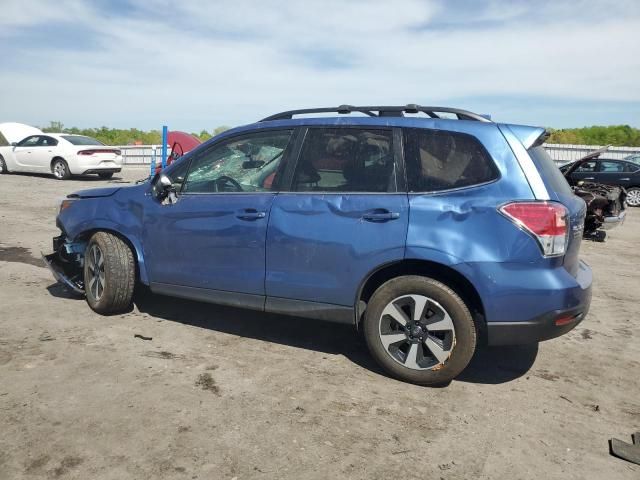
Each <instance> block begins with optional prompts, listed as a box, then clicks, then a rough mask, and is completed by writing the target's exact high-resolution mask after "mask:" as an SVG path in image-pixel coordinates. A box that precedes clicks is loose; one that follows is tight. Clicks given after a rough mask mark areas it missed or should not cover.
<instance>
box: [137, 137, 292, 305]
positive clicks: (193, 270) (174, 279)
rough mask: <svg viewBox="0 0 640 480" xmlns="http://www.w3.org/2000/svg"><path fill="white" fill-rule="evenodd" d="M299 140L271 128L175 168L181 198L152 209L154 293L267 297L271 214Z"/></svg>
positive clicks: (148, 250) (148, 223)
mask: <svg viewBox="0 0 640 480" xmlns="http://www.w3.org/2000/svg"><path fill="white" fill-rule="evenodd" d="M291 136H292V132H291V131H289V130H277V131H274V130H271V131H263V132H261V133H252V134H247V135H242V136H234V137H232V138H229V139H223V140H221V141H219V142H217V143H215V144H214V145H212V146H211V147H210V148H208V149H201V151H196V152H194V155H193V156H191V157H190V158H189V157H185V158H184V159H183V160H182V161H179V162H177V163H176V164H175V165H174V166H172V168H170V169H168V170H167V175H168V176H169V177H170V178H171V179H172V181H174V182H175V184H176V186H177V187H178V188H179V192H178V195H177V200H176V201H175V202H174V203H172V204H162V203H160V202H158V201H157V200H155V199H152V197H150V198H149V200H148V202H149V205H148V207H146V208H145V231H144V251H145V259H146V263H147V265H148V267H147V268H148V273H149V278H150V281H151V288H152V290H155V291H160V292H163V291H164V292H166V290H167V289H169V290H171V289H174V290H173V293H177V294H180V295H183V296H198V295H200V296H201V297H206V295H207V293H206V292H207V291H208V292H212V291H220V292H227V293H229V292H236V293H244V294H250V295H253V296H264V276H265V241H266V233H267V224H268V221H269V212H270V209H271V205H272V203H273V199H274V197H275V195H276V190H277V186H278V182H279V175H280V169H281V168H283V167H284V163H285V162H286V160H287V158H288V152H289V148H288V145H289V144H290V143H291V142H290V139H291ZM188 163H190V165H189V166H188V172H187V173H186V178H184V177H185V173H184V171H181V170H186V166H187V164H188ZM172 176H173V177H175V178H172ZM165 203H166V202H165ZM177 287H186V288H187V290H185V289H184V288H183V289H182V290H180V289H179V288H177ZM188 289H191V290H188ZM180 292H185V293H180ZM189 292H191V293H196V294H197V295H191V294H190V293H189ZM198 292H200V293H199V294H198ZM212 295H214V296H213V297H212V298H213V299H214V300H216V301H221V302H222V303H225V300H224V298H223V299H217V298H216V297H215V294H213V293H212ZM256 299H257V301H258V302H259V298H257V297H256ZM247 306H252V305H247ZM253 306H254V307H255V306H256V305H253Z"/></svg>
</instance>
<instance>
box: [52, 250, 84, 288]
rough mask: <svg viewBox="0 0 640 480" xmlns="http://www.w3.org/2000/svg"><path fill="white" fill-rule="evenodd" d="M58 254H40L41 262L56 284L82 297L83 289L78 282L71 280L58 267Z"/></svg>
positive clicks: (59, 266) (60, 267) (62, 269)
mask: <svg viewBox="0 0 640 480" xmlns="http://www.w3.org/2000/svg"><path fill="white" fill-rule="evenodd" d="M57 256H58V254H57V253H51V254H49V255H45V254H44V253H42V260H43V261H44V263H45V265H46V266H47V268H49V270H51V273H52V274H53V278H55V279H56V280H57V281H58V282H60V283H62V284H63V285H66V286H67V287H69V288H70V289H71V290H73V291H74V292H75V293H77V294H79V295H84V289H83V288H81V287H80V284H79V283H78V281H77V280H76V281H74V280H72V279H71V278H70V277H69V275H68V274H67V273H66V272H65V271H64V268H63V267H62V266H61V265H60V263H59V262H57V261H56V259H57Z"/></svg>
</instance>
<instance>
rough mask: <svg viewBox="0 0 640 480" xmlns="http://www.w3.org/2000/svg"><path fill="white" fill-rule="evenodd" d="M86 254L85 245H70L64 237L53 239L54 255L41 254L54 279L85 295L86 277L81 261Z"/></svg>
mask: <svg viewBox="0 0 640 480" xmlns="http://www.w3.org/2000/svg"><path fill="white" fill-rule="evenodd" d="M80 252H84V244H83V243H69V242H67V241H66V238H65V237H64V235H60V236H59V237H55V238H54V239H53V253H51V254H49V255H45V254H44V253H41V255H42V260H43V261H44V263H45V265H46V266H47V268H48V269H49V270H50V271H51V273H52V274H53V277H54V278H55V279H56V280H57V281H58V282H60V283H62V284H63V285H65V286H67V287H68V288H69V289H71V290H72V291H73V292H75V293H77V294H79V295H84V275H83V271H82V262H81V261H79V259H80V258H81V253H80Z"/></svg>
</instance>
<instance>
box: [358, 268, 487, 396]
mask: <svg viewBox="0 0 640 480" xmlns="http://www.w3.org/2000/svg"><path fill="white" fill-rule="evenodd" d="M364 334H365V339H366V342H367V345H368V347H369V351H370V352H371V354H372V356H373V357H374V359H375V360H376V361H377V362H378V363H379V364H380V365H381V366H382V367H383V368H384V369H385V370H386V371H387V372H389V373H390V374H391V375H392V376H394V377H396V378H398V379H400V380H404V381H407V382H411V383H416V384H419V385H442V384H446V383H448V382H450V381H451V380H453V379H454V378H455V377H456V376H457V375H458V374H460V373H461V372H462V370H464V368H465V367H466V366H467V364H468V363H469V361H470V360H471V357H472V356H473V353H474V352H475V348H476V338H477V333H476V327H475V324H474V321H473V318H472V316H471V313H470V311H469V308H468V307H467V305H466V304H465V302H464V301H463V300H462V299H461V298H460V296H458V294H457V293H456V292H454V291H453V290H452V289H451V288H449V287H448V286H447V285H445V284H443V283H441V282H439V281H437V280H434V279H432V278H428V277H421V276H403V277H397V278H394V279H392V280H389V281H388V282H386V283H384V284H383V285H382V286H380V287H379V288H378V289H377V290H376V291H375V293H374V294H373V296H372V297H371V300H370V301H369V304H368V306H367V310H366V312H365V318H364Z"/></svg>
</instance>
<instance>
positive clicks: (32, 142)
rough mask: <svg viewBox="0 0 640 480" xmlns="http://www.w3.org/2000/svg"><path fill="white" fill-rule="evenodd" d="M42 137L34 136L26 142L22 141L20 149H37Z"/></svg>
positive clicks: (19, 145) (19, 144) (26, 139)
mask: <svg viewBox="0 0 640 480" xmlns="http://www.w3.org/2000/svg"><path fill="white" fill-rule="evenodd" d="M39 140H40V137H39V136H38V135H34V136H32V137H27V138H25V139H24V140H21V141H20V143H18V145H17V146H18V147H35V146H36V145H37V144H38V141H39Z"/></svg>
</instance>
